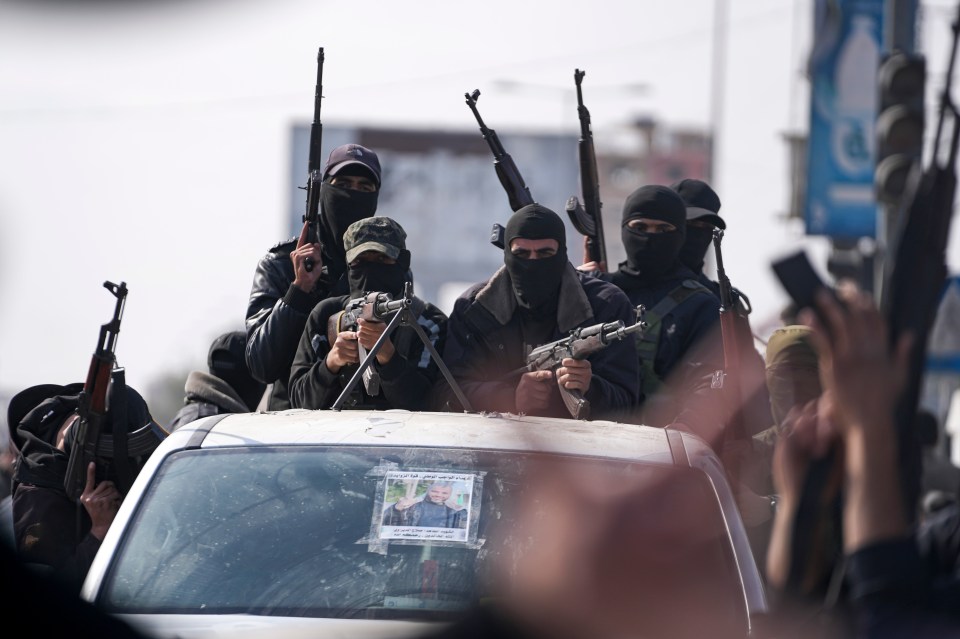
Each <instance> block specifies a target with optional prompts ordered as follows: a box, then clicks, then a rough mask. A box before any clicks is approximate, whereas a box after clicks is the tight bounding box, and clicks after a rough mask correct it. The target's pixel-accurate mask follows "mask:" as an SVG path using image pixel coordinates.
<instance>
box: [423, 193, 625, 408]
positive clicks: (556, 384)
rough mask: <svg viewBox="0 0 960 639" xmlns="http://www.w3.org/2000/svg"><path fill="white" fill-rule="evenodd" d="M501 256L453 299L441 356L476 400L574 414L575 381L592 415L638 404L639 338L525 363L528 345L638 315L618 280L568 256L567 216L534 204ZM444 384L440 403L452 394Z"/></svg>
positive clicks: (516, 217) (517, 219)
mask: <svg viewBox="0 0 960 639" xmlns="http://www.w3.org/2000/svg"><path fill="white" fill-rule="evenodd" d="M503 250H504V265H503V266H502V267H501V268H500V269H499V270H497V272H496V273H494V274H493V276H492V277H490V279H488V280H486V281H484V282H480V283H478V284H475V285H474V286H472V287H470V288H469V289H467V291H465V292H464V293H463V294H462V295H461V296H460V297H459V298H458V299H457V301H456V303H455V304H454V309H453V313H452V314H451V316H450V324H449V334H448V337H447V344H446V348H445V350H444V351H443V360H444V362H445V363H446V364H447V366H448V367H449V368H450V372H451V373H452V374H453V377H454V378H455V379H456V381H457V382H458V384H459V386H460V387H461V388H462V389H463V391H464V393H465V394H466V396H467V398H468V399H469V400H470V403H471V404H472V405H473V408H474V409H475V410H480V411H496V412H510V413H524V414H530V415H542V416H555V417H570V416H571V415H570V413H569V412H568V409H567V408H566V407H565V405H564V402H563V399H562V397H561V394H560V387H561V386H562V387H563V388H565V389H567V390H576V391H579V392H580V393H582V395H583V397H584V398H585V399H586V400H587V401H589V402H590V404H591V405H592V406H593V416H594V417H600V418H602V417H603V416H604V414H609V413H610V412H611V411H618V410H626V409H628V408H630V407H632V406H634V405H635V404H636V401H637V388H638V382H639V371H638V366H637V356H636V350H635V348H634V346H633V340H632V339H624V340H619V341H612V342H611V343H610V344H609V346H608V347H606V348H604V349H602V350H600V351H598V352H596V353H594V354H593V355H590V356H589V357H588V358H586V359H582V360H580V359H572V358H566V359H563V360H562V362H561V366H560V367H559V368H557V369H556V370H537V371H528V372H523V371H522V370H521V369H523V367H524V365H525V359H526V354H527V352H529V351H530V350H531V349H534V348H536V347H537V346H540V345H542V344H545V343H548V342H551V341H554V340H557V339H559V338H564V337H567V336H568V335H569V334H570V332H571V331H573V330H574V329H577V328H583V327H587V326H591V325H593V324H597V323H599V322H604V323H606V322H616V321H618V320H619V321H622V322H623V324H624V325H628V326H629V325H632V324H634V322H635V321H636V315H635V313H634V309H633V307H632V306H631V304H630V300H628V299H627V297H626V295H624V294H623V292H622V291H620V290H618V289H617V287H615V286H613V285H611V284H609V283H607V282H604V281H603V280H601V279H599V278H596V277H591V276H588V275H586V274H584V273H579V272H577V271H576V270H575V269H574V268H573V266H572V265H571V264H570V262H569V260H568V259H567V242H566V229H565V227H564V225H563V220H561V219H560V216H558V215H557V214H556V213H554V212H553V211H551V210H550V209H548V208H546V207H544V206H541V205H539V204H529V205H527V206H524V207H522V208H520V209H519V210H518V211H517V212H516V213H514V214H513V216H511V218H510V220H509V222H508V223H507V226H506V230H505V233H504V249H503ZM443 395H444V393H443V392H442V390H441V392H440V395H439V399H440V403H441V407H443V408H446V409H450V408H449V407H450V406H456V403H455V402H452V401H448V402H446V404H444V403H443V400H444V399H445V398H444V397H443Z"/></svg>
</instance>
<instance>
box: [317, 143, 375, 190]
mask: <svg viewBox="0 0 960 639" xmlns="http://www.w3.org/2000/svg"><path fill="white" fill-rule="evenodd" d="M348 166H362V167H364V168H366V169H367V170H368V171H369V172H370V173H371V174H372V175H373V177H374V179H375V180H376V182H377V188H380V158H378V157H377V154H376V153H374V152H373V151H371V150H370V149H368V148H367V147H365V146H360V145H359V144H343V145H341V146H338V147H337V148H335V149H334V150H333V151H330V157H329V158H327V165H326V166H324V167H323V179H324V180H326V179H327V178H328V177H332V176H334V175H337V173H339V172H340V171H342V170H343V169H344V168H346V167H348Z"/></svg>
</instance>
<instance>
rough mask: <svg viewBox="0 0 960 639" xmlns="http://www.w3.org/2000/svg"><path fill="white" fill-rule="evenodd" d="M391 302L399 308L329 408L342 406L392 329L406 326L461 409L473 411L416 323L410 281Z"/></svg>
mask: <svg viewBox="0 0 960 639" xmlns="http://www.w3.org/2000/svg"><path fill="white" fill-rule="evenodd" d="M391 303H392V304H394V305H396V304H400V305H401V308H400V309H399V310H395V311H393V316H392V317H391V318H390V323H389V324H387V328H386V329H384V331H383V335H381V336H380V338H379V339H378V340H377V341H376V343H375V344H374V345H373V348H371V349H370V351H369V352H368V353H367V355H366V357H362V358H361V360H360V367H359V368H358V369H357V371H356V372H355V373H354V374H353V377H351V378H350V381H349V382H347V385H346V386H345V387H344V389H343V392H341V393H340V396H339V397H337V400H336V401H335V402H334V403H333V406H331V407H330V408H331V409H332V410H340V407H341V406H343V403H344V402H345V401H347V398H348V397H350V393H351V392H353V389H354V388H355V387H356V385H357V382H359V380H360V378H361V376H362V375H363V374H364V372H365V371H366V370H367V369H368V368H369V367H370V365H371V364H373V361H374V359H375V358H376V357H377V353H379V352H380V349H381V348H382V347H383V344H384V342H386V341H387V339H388V338H389V337H390V335H392V334H393V331H395V330H396V329H397V327H398V326H408V327H410V328H411V329H412V330H413V332H414V333H416V334H417V337H419V338H420V341H421V342H422V343H423V347H424V348H426V349H427V352H429V353H430V357H432V358H433V361H434V362H435V363H436V365H437V368H439V369H440V372H441V373H442V374H443V376H444V378H445V379H446V380H447V383H448V384H449V385H450V388H451V389H452V390H453V392H454V394H455V395H456V396H457V399H458V400H460V404H461V405H462V406H463V410H464V411H466V412H468V413H469V412H473V409H472V408H471V407H470V402H469V401H468V400H467V396H466V395H464V393H463V391H462V390H461V389H460V385H459V384H457V381H456V380H455V379H454V378H453V375H452V374H451V373H450V369H449V368H447V365H446V364H444V363H443V358H441V357H440V353H438V352H437V349H436V348H434V347H433V344H431V343H430V338H429V337H427V335H426V333H424V332H423V329H422V328H420V325H419V324H417V318H416V317H415V316H414V314H413V312H412V310H411V308H412V306H413V289H412V285H411V284H410V282H407V283H406V285H405V286H404V290H403V297H402V298H401V299H399V300H393V301H392V302H386V304H391ZM374 308H376V307H374ZM381 308H382V307H381Z"/></svg>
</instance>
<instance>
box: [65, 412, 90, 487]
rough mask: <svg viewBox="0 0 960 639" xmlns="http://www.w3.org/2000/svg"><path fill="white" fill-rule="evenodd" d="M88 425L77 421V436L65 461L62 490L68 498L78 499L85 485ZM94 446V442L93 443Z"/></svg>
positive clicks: (88, 458)
mask: <svg viewBox="0 0 960 639" xmlns="http://www.w3.org/2000/svg"><path fill="white" fill-rule="evenodd" d="M89 433H90V427H89V423H88V422H87V421H86V420H83V419H81V420H78V421H77V434H76V435H77V436H76V438H75V439H74V444H73V448H72V450H71V451H70V459H69V461H68V462H67V472H66V474H65V475H64V477H63V490H64V492H65V493H66V494H67V497H69V498H70V499H74V500H75V499H79V497H80V495H81V494H83V489H84V487H85V486H86V485H87V464H88V463H89V462H90V461H91V455H89V454H88V452H87V450H86V449H87V445H86V440H87V439H88V437H89ZM93 445H94V446H95V445H96V444H95V443H93Z"/></svg>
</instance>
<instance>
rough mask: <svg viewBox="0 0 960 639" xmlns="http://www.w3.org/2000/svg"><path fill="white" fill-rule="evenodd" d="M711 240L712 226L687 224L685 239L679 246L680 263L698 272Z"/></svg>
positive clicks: (700, 269)
mask: <svg viewBox="0 0 960 639" xmlns="http://www.w3.org/2000/svg"><path fill="white" fill-rule="evenodd" d="M711 242H713V228H705V227H702V226H688V227H687V239H686V240H684V242H683V246H681V247H680V263H681V264H683V265H684V266H686V267H687V268H688V269H690V270H691V271H693V272H694V273H700V272H701V271H702V270H703V262H704V260H705V259H706V257H707V249H709V248H710V243H711Z"/></svg>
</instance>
